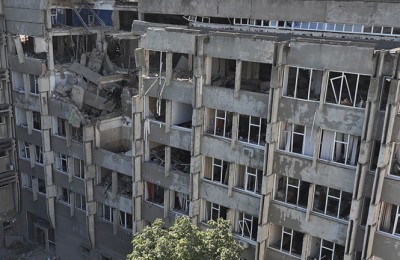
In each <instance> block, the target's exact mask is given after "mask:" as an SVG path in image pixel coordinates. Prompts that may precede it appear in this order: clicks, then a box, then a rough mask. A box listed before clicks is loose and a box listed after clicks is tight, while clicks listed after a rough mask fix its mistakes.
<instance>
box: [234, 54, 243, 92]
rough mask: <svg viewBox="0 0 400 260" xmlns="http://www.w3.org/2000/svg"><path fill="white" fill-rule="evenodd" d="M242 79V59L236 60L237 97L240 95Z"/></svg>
mask: <svg viewBox="0 0 400 260" xmlns="http://www.w3.org/2000/svg"><path fill="white" fill-rule="evenodd" d="M241 80H242V61H241V60H236V72H235V98H238V97H239V91H240V83H241Z"/></svg>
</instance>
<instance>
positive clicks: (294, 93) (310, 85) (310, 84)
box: [283, 66, 322, 101]
mask: <svg viewBox="0 0 400 260" xmlns="http://www.w3.org/2000/svg"><path fill="white" fill-rule="evenodd" d="M291 68H292V69H296V80H295V85H294V92H293V97H291V96H288V94H287V90H288V84H289V80H288V78H289V72H290V69H291ZM285 70H286V71H285V72H286V75H287V76H286V77H285V78H286V80H285V81H286V82H285V92H284V93H286V94H284V95H283V96H285V97H288V98H294V99H301V100H308V101H318V100H315V99H311V98H310V95H311V87H312V84H313V76H314V74H315V71H320V70H318V69H312V68H306V67H297V66H296V67H295V66H286V69H285ZM300 70H308V71H309V72H310V78H309V80H308V89H307V98H306V99H305V98H302V97H298V95H297V87H298V82H299V72H300ZM320 72H321V71H320ZM321 79H322V78H321ZM315 80H316V79H315ZM319 83H320V88H322V81H321V82H319ZM320 92H321V89H320ZM320 94H321V93H320ZM320 94H319V95H320Z"/></svg>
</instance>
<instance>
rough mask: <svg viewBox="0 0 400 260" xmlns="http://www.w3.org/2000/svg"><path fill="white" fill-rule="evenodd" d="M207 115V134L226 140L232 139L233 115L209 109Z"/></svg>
mask: <svg viewBox="0 0 400 260" xmlns="http://www.w3.org/2000/svg"><path fill="white" fill-rule="evenodd" d="M206 113H207V115H206V116H205V117H206V123H208V124H207V133H210V134H213V135H216V136H221V137H225V138H231V137H232V119H233V113H231V112H228V111H224V110H219V109H207V111H206Z"/></svg>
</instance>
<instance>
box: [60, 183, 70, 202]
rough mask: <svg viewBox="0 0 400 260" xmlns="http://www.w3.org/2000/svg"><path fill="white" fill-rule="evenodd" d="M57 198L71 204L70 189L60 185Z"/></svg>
mask: <svg viewBox="0 0 400 260" xmlns="http://www.w3.org/2000/svg"><path fill="white" fill-rule="evenodd" d="M57 193H58V195H57V199H58V200H59V201H61V202H63V203H66V204H68V205H69V204H71V201H70V191H69V190H68V189H66V188H62V187H58V189H57Z"/></svg>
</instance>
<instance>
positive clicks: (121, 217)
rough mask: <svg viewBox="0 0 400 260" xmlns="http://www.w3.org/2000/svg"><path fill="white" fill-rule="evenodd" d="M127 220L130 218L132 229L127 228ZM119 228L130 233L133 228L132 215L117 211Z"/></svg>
mask: <svg viewBox="0 0 400 260" xmlns="http://www.w3.org/2000/svg"><path fill="white" fill-rule="evenodd" d="M129 215H130V216H129ZM128 218H131V224H132V227H128V221H127V220H128ZM119 226H120V227H122V228H124V229H126V230H130V231H131V230H132V228H133V220H132V214H130V213H127V212H124V211H122V210H119Z"/></svg>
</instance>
